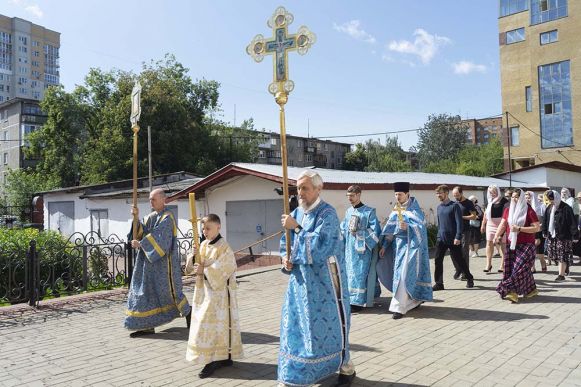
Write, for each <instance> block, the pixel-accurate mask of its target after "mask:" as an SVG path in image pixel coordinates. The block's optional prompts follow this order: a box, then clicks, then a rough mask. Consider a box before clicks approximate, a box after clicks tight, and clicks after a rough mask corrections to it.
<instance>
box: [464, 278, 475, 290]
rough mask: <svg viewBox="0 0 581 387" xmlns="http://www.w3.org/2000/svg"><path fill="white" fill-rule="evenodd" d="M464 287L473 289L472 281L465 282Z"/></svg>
mask: <svg viewBox="0 0 581 387" xmlns="http://www.w3.org/2000/svg"><path fill="white" fill-rule="evenodd" d="M466 287H467V288H468V289H471V288H473V287H474V279H469V280H466Z"/></svg>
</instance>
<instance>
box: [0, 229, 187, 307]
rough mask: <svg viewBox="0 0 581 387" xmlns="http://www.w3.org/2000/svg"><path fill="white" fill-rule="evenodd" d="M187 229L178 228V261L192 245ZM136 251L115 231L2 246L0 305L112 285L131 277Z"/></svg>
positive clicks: (37, 299) (126, 282)
mask: <svg viewBox="0 0 581 387" xmlns="http://www.w3.org/2000/svg"><path fill="white" fill-rule="evenodd" d="M191 243H192V236H191V232H188V233H186V234H185V235H184V234H182V233H180V237H179V238H178V247H179V252H180V255H181V256H182V262H185V257H186V255H187V253H188V252H189V251H190V249H191ZM133 262H134V253H133V249H132V248H131V246H130V245H128V244H127V242H126V241H125V240H123V239H121V238H119V237H118V236H117V235H114V234H112V235H110V236H109V237H107V238H102V237H100V236H99V235H98V234H97V233H94V232H90V233H88V234H81V233H75V234H73V235H71V237H70V238H68V239H67V240H66V241H63V242H58V243H52V244H47V243H44V244H43V246H42V248H40V247H38V245H37V241H36V240H32V241H30V244H29V246H28V249H27V250H23V249H18V248H15V246H9V245H2V246H0V305H2V304H17V303H24V302H28V303H29V304H30V305H31V306H34V305H37V304H38V302H39V301H41V300H45V299H49V298H56V297H62V296H66V295H71V294H76V293H80V292H85V291H93V290H104V289H111V288H113V287H118V286H123V285H127V284H128V283H129V282H130V281H131V274H132V271H133Z"/></svg>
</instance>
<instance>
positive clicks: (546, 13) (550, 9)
mask: <svg viewBox="0 0 581 387" xmlns="http://www.w3.org/2000/svg"><path fill="white" fill-rule="evenodd" d="M566 16H567V0H531V24H540V23H545V22H548V21H551V20H555V19H560V18H562V17H566Z"/></svg>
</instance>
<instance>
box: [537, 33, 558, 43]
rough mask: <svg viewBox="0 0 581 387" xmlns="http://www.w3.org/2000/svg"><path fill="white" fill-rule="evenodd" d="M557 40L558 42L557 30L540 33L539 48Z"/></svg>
mask: <svg viewBox="0 0 581 387" xmlns="http://www.w3.org/2000/svg"><path fill="white" fill-rule="evenodd" d="M558 40H559V31H558V30H553V31H548V32H543V33H541V46H542V45H544V44H549V43H555V42H556V41H558Z"/></svg>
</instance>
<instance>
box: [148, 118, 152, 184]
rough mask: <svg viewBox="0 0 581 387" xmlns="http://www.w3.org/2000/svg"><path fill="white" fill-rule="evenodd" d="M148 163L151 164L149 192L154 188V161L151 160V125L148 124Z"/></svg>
mask: <svg viewBox="0 0 581 387" xmlns="http://www.w3.org/2000/svg"><path fill="white" fill-rule="evenodd" d="M147 163H148V164H149V192H151V191H152V190H153V180H152V176H151V175H152V171H153V168H152V162H151V126H149V125H147Z"/></svg>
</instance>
